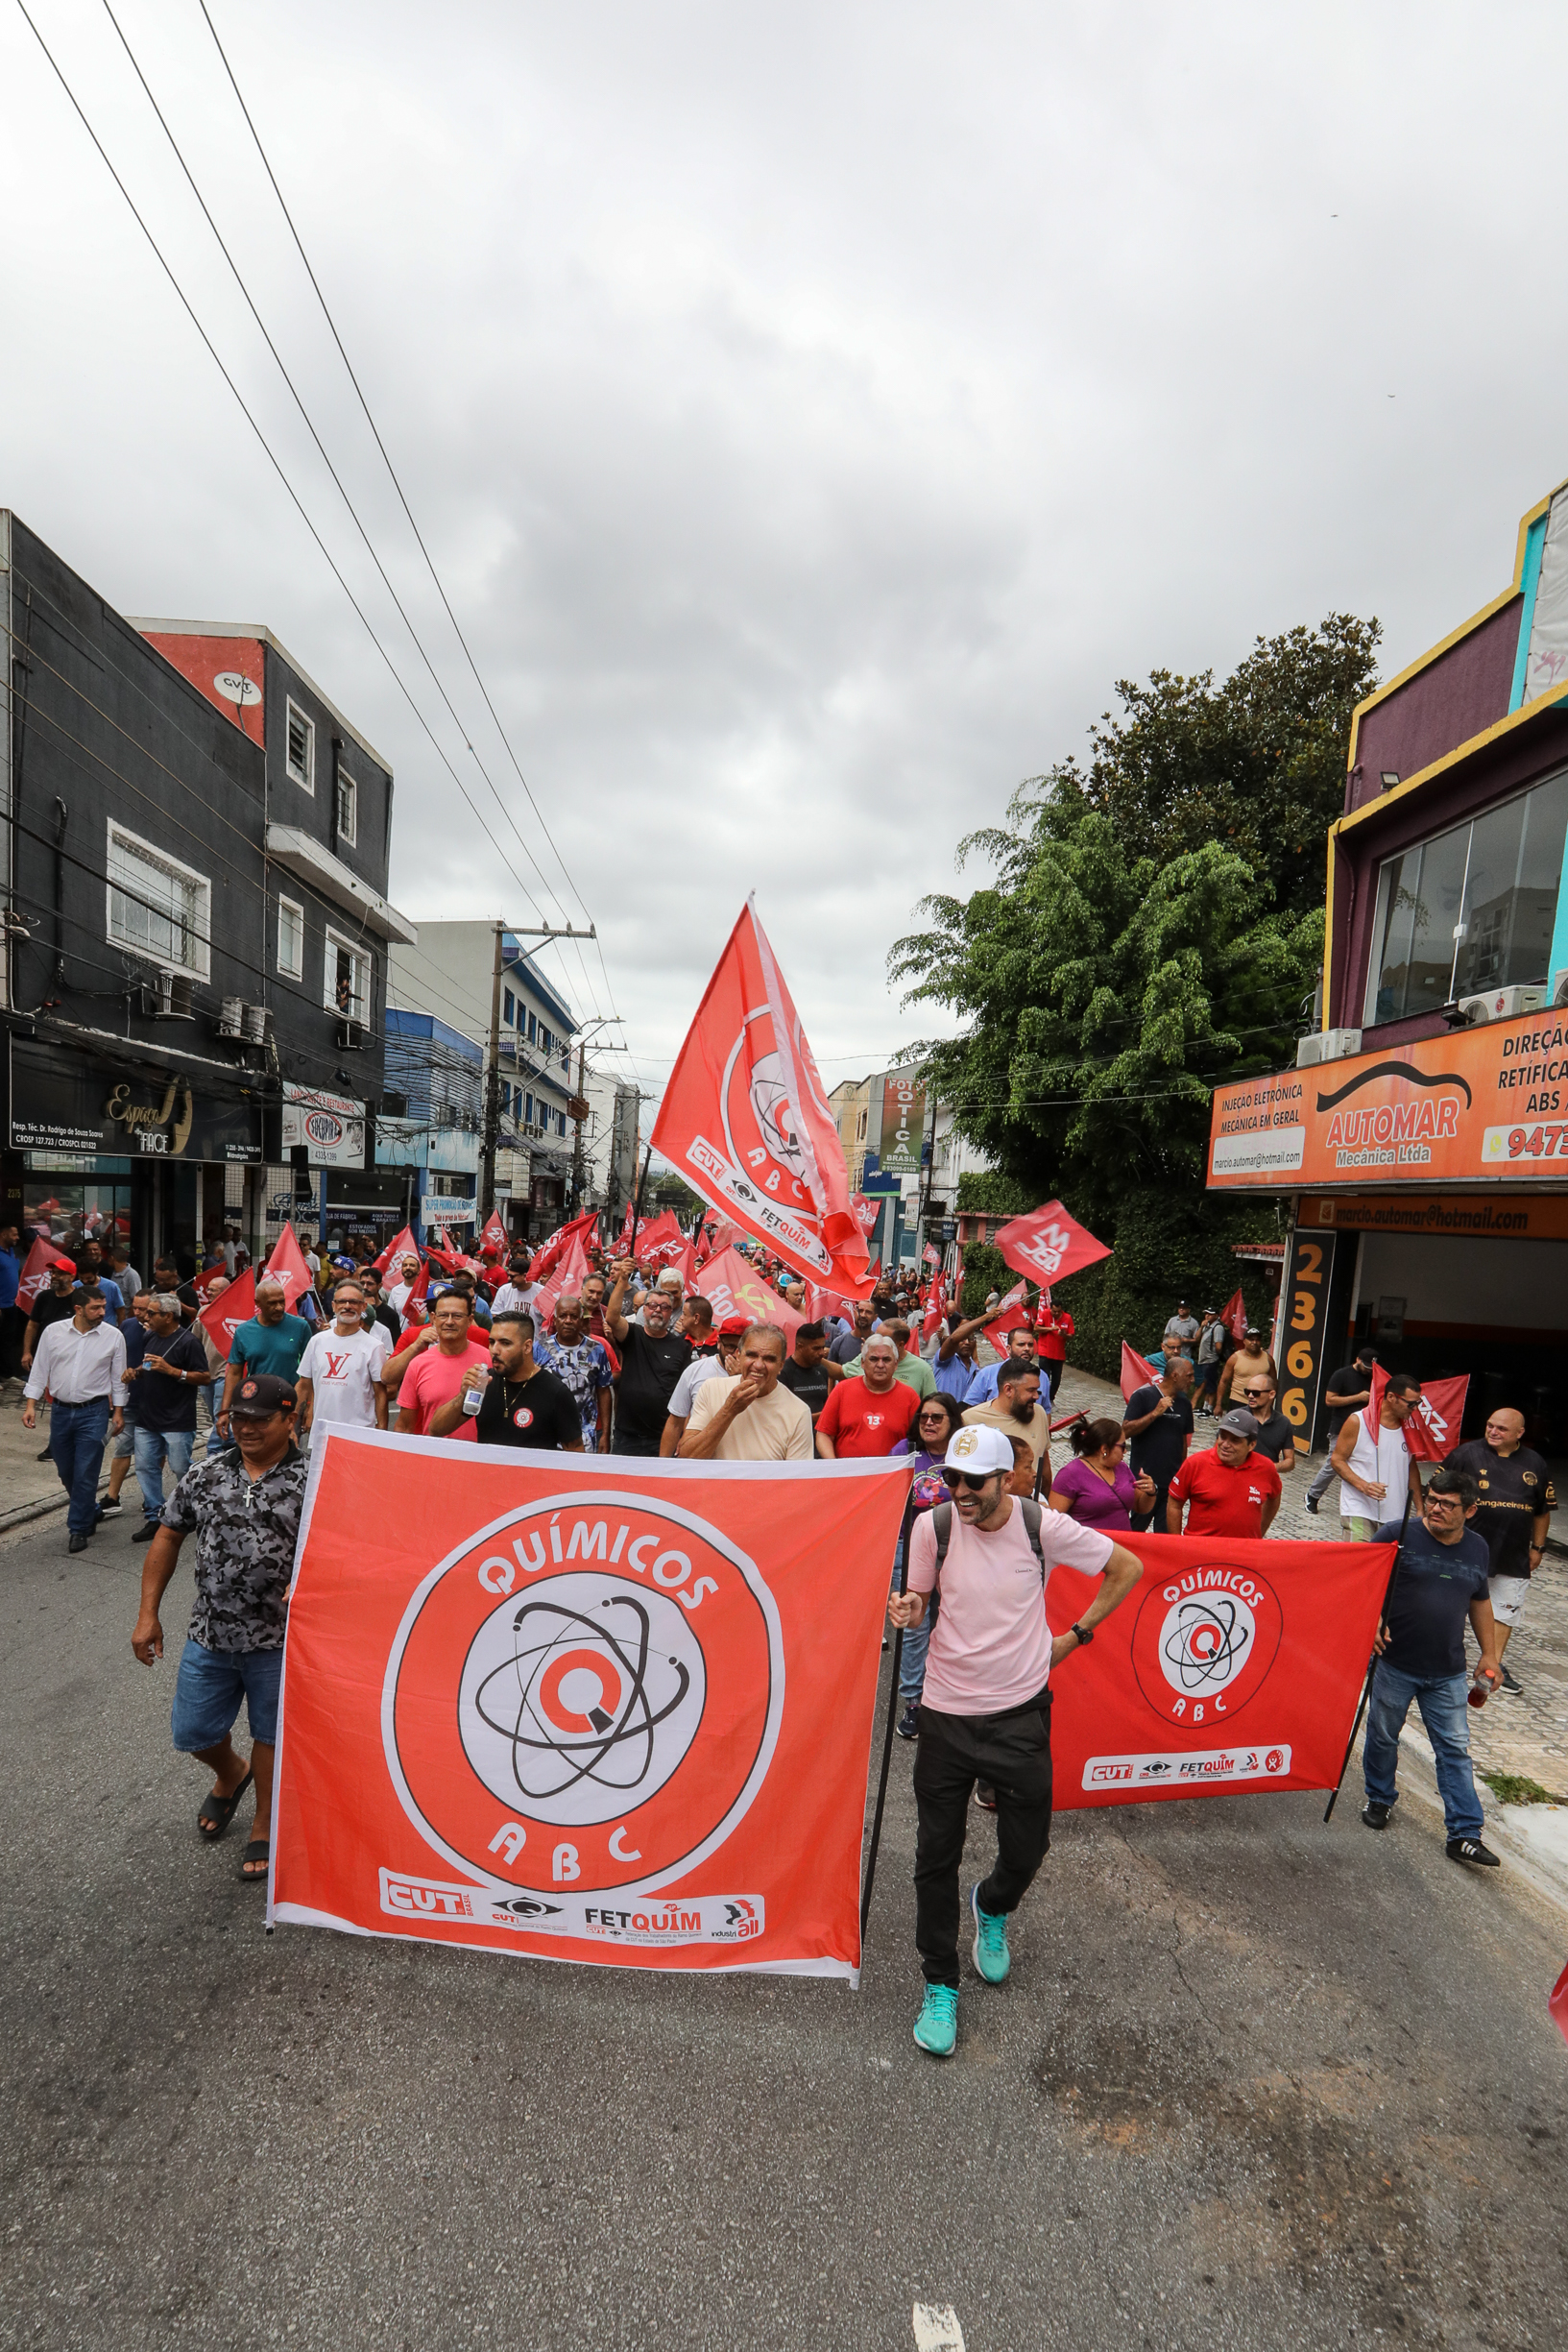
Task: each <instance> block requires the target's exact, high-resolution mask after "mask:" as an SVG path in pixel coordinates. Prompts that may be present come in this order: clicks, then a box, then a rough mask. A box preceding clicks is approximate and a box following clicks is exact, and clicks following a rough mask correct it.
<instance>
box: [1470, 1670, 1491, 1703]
mask: <svg viewBox="0 0 1568 2352" xmlns="http://www.w3.org/2000/svg"><path fill="white" fill-rule="evenodd" d="M1491 1695H1492V1686H1491V1684H1490V1683H1489V1682H1487V1681H1486V1679H1485V1678H1484V1675H1483V1673H1482V1671H1481V1668H1480V1667H1479V1666H1478V1667H1477V1668H1476V1670H1475V1673H1474V1674H1473V1675H1472V1676H1471V1678H1470V1687H1469V1689H1468V1690H1467V1691H1466V1693H1465V1696H1466V1698H1467V1699H1468V1700H1469V1702H1470V1704H1471V1706H1472V1707H1484V1706H1485V1704H1486V1702H1487V1700H1488V1699H1489V1698H1490V1697H1491Z"/></svg>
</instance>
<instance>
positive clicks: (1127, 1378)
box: [1122, 1340, 1160, 1398]
mask: <svg viewBox="0 0 1568 2352" xmlns="http://www.w3.org/2000/svg"><path fill="white" fill-rule="evenodd" d="M1159 1376H1160V1375H1159V1373H1158V1372H1157V1371H1156V1370H1155V1369H1154V1367H1153V1365H1152V1364H1150V1363H1149V1361H1148V1359H1147V1357H1146V1356H1141V1355H1140V1354H1139V1353H1138V1350H1137V1349H1136V1348H1135V1347H1129V1346H1127V1343H1126V1341H1125V1340H1123V1341H1122V1396H1123V1398H1126V1397H1128V1396H1130V1395H1131V1394H1132V1393H1133V1391H1134V1389H1143V1388H1147V1386H1148V1384H1149V1382H1150V1381H1151V1380H1158V1378H1159Z"/></svg>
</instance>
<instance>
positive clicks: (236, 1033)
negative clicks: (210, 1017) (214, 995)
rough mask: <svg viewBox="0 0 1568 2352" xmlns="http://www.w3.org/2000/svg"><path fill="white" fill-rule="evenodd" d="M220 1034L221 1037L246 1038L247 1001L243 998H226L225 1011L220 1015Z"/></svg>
mask: <svg viewBox="0 0 1568 2352" xmlns="http://www.w3.org/2000/svg"><path fill="white" fill-rule="evenodd" d="M218 1034H219V1036H220V1037H243V1036H244V1034H245V999H244V998H243V997H241V996H226V997H225V998H224V1001H223V1010H222V1012H221V1013H220V1014H219V1015H218Z"/></svg>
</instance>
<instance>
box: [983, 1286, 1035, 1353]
mask: <svg viewBox="0 0 1568 2352" xmlns="http://www.w3.org/2000/svg"><path fill="white" fill-rule="evenodd" d="M1031 1321H1033V1318H1032V1317H1031V1316H1030V1314H1029V1309H1028V1303H1027V1300H1026V1298H1025V1285H1024V1284H1023V1283H1022V1282H1015V1283H1014V1284H1013V1287H1012V1289H1011V1290H1010V1291H1008V1293H1007V1294H1006V1296H1005V1297H1004V1298H1003V1299H1002V1301H1001V1306H1000V1307H999V1308H998V1309H997V1314H996V1320H995V1321H993V1322H989V1323H987V1324H986V1326H985V1336H986V1338H987V1339H988V1340H1000V1339H1005V1338H1006V1336H1007V1334H1008V1332H1009V1331H1020V1330H1022V1329H1023V1328H1024V1326H1025V1324H1026V1323H1028V1322H1031Z"/></svg>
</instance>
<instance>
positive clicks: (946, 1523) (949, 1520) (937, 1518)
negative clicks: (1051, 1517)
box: [931, 1494, 1046, 1592]
mask: <svg viewBox="0 0 1568 2352" xmlns="http://www.w3.org/2000/svg"><path fill="white" fill-rule="evenodd" d="M1013 1499H1014V1501H1015V1502H1016V1503H1017V1505H1018V1507H1019V1509H1020V1511H1022V1512H1023V1514H1024V1533H1025V1535H1026V1536H1027V1537H1028V1539H1029V1549H1030V1551H1031V1552H1032V1553H1033V1554H1034V1556H1035V1558H1036V1560H1038V1562H1039V1563H1040V1588H1041V1590H1042V1591H1044V1590H1045V1584H1046V1555H1045V1553H1044V1552H1043V1551H1042V1550H1041V1548H1040V1513H1041V1510H1042V1508H1043V1506H1042V1505H1041V1504H1040V1503H1039V1502H1037V1501H1036V1500H1035V1499H1034V1498H1033V1496H1031V1495H1027V1494H1019V1495H1015V1496H1014V1498H1013ZM931 1525H932V1526H933V1527H934V1528H935V1530H936V1581H935V1583H934V1584H933V1586H932V1587H931V1589H932V1591H933V1592H940V1591H941V1589H942V1563H943V1561H944V1560H946V1558H947V1556H948V1545H949V1544H950V1543H951V1542H952V1540H953V1505H952V1504H951V1503H938V1504H937V1505H936V1507H935V1508H934V1510H933V1511H932V1513H931Z"/></svg>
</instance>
